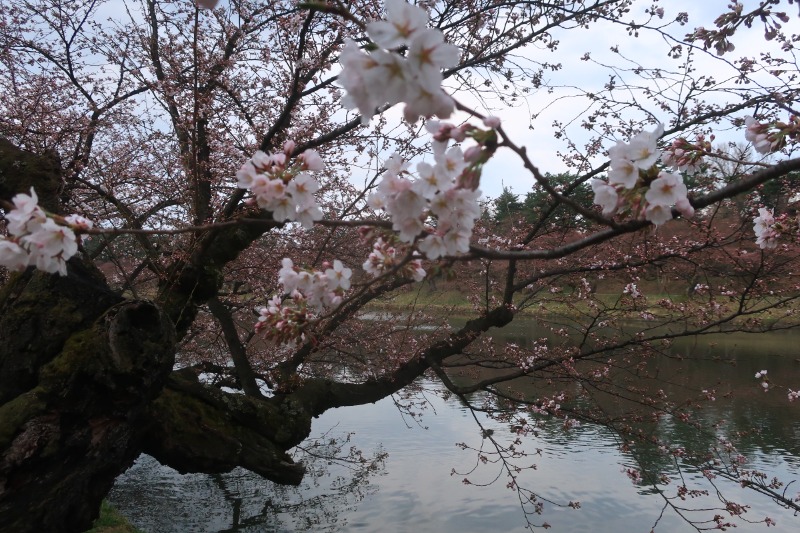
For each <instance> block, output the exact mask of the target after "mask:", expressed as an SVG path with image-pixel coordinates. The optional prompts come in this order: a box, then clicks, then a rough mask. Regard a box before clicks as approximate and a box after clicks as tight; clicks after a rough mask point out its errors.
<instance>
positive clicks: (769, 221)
mask: <svg viewBox="0 0 800 533" xmlns="http://www.w3.org/2000/svg"><path fill="white" fill-rule="evenodd" d="M753 232H755V234H756V244H758V246H759V247H761V248H776V247H777V246H778V237H779V236H780V232H779V231H778V230H777V229H776V227H775V217H774V216H773V214H772V210H771V209H766V208H763V207H762V208H760V209H759V210H758V216H757V217H756V218H754V219H753Z"/></svg>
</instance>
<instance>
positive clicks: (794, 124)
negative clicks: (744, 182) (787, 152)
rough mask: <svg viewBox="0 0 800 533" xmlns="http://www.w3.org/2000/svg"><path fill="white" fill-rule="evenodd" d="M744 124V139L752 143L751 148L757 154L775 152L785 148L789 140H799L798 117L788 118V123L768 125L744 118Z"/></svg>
mask: <svg viewBox="0 0 800 533" xmlns="http://www.w3.org/2000/svg"><path fill="white" fill-rule="evenodd" d="M744 124H745V126H746V127H747V130H746V131H745V133H744V137H745V139H747V140H748V141H750V142H751V143H753V148H755V150H756V152H758V153H759V154H769V153H772V152H776V151H778V150H780V149H781V148H783V147H784V146H786V143H787V141H788V140H789V139H791V140H793V141H797V140H799V139H800V117H796V116H794V115H792V116H790V117H789V122H788V123H785V122H780V121H776V122H773V123H770V124H761V123H760V122H758V121H757V120H756V119H754V118H753V117H749V116H748V117H746V118H745V120H744Z"/></svg>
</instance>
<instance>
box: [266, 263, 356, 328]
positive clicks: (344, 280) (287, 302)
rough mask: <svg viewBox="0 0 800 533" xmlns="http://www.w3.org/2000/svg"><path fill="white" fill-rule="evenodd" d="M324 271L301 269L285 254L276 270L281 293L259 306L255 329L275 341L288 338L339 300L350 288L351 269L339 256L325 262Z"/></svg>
mask: <svg viewBox="0 0 800 533" xmlns="http://www.w3.org/2000/svg"><path fill="white" fill-rule="evenodd" d="M324 266H325V267H327V268H326V269H325V271H324V272H323V271H320V270H308V269H300V268H297V267H295V266H294V263H293V262H292V260H291V259H288V258H284V259H283V261H282V267H281V269H280V271H279V272H278V282H279V283H280V284H281V285H282V286H283V291H282V293H283V294H282V295H281V294H279V295H276V296H274V297H273V298H272V299H271V300H270V301H269V304H268V306H267V307H262V308H261V309H259V311H258V313H259V315H260V316H259V318H258V323H257V324H256V331H263V332H264V334H265V336H266V337H267V338H269V339H272V340H275V341H277V342H290V341H292V340H294V339H297V338H299V337H300V336H301V335H302V334H303V330H304V329H305V327H306V325H307V324H308V323H309V322H310V320H312V319H313V317H314V315H315V314H318V313H321V312H322V311H323V310H325V309H326V308H330V307H336V306H337V305H339V304H340V303H341V302H342V297H343V296H344V293H345V292H346V291H347V290H348V289H350V277H351V276H352V275H353V272H352V270H350V269H349V268H347V267H345V266H344V265H343V264H342V262H341V261H339V260H338V259H337V260H335V261H334V262H333V264H332V265H331V264H327V263H326V264H325V265H324Z"/></svg>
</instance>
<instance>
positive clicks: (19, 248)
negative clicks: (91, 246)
mask: <svg viewBox="0 0 800 533" xmlns="http://www.w3.org/2000/svg"><path fill="white" fill-rule="evenodd" d="M30 192H31V194H30V195H27V194H24V193H20V194H17V195H15V196H14V197H13V198H12V203H13V205H14V208H13V209H11V210H10V211H9V212H8V213H6V214H5V219H6V223H7V228H8V233H9V235H10V237H0V265H2V266H5V267H7V268H10V269H12V270H23V269H25V268H26V267H28V266H30V265H34V266H36V268H38V269H39V270H43V271H45V272H49V273H56V272H57V273H59V274H61V275H62V276H66V275H67V263H66V262H67V260H69V258H70V257H72V256H74V255H75V254H76V253H78V238H77V236H76V235H75V232H74V231H73V230H72V228H75V229H77V230H86V229H89V228H91V227H92V223H91V222H90V221H89V220H87V219H85V218H83V217H81V216H78V215H70V216H68V217H66V218H64V219H62V220H63V221H64V224H68V225H69V226H68V225H63V224H59V223H56V221H55V220H54V219H52V218H50V217H49V216H47V214H46V213H45V212H44V210H43V209H42V208H41V207H39V204H38V202H39V199H38V197H37V195H36V192H35V191H34V189H33V188H31V191H30ZM70 226H72V228H71V227H70Z"/></svg>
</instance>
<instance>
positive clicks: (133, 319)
mask: <svg viewBox="0 0 800 533" xmlns="http://www.w3.org/2000/svg"><path fill="white" fill-rule="evenodd" d="M74 263H75V261H73V262H71V264H70V275H69V276H68V277H66V278H61V277H59V276H52V275H48V274H42V273H39V272H26V273H25V274H22V275H19V276H17V277H16V279H14V280H13V281H12V282H11V283H10V284H9V286H8V287H6V289H5V291H4V294H3V297H2V301H0V338H2V339H3V342H2V347H1V348H0V372H2V378H0V389H2V398H3V404H2V405H1V406H0V450H2V456H1V457H0V528H1V529H2V531H15V532H25V531H53V532H61V531H64V532H72V531H83V530H85V529H87V527H88V526H89V525H90V524H91V522H92V520H93V519H94V518H95V517H96V516H97V512H98V509H99V506H100V502H101V500H102V499H103V497H104V496H105V495H106V494H107V492H108V490H109V489H110V488H111V486H112V484H113V483H114V479H115V478H116V477H117V476H118V475H119V474H120V473H121V472H123V471H124V470H125V469H126V468H128V466H130V464H131V463H132V462H133V460H134V459H135V458H136V457H137V456H138V455H139V453H140V451H141V441H142V429H141V428H142V419H143V416H144V414H145V408H146V406H147V405H148V404H149V403H150V402H151V401H152V399H153V398H154V397H155V396H156V395H157V394H158V393H159V392H160V391H161V389H162V387H163V384H164V382H165V380H166V378H167V376H168V375H169V373H170V371H171V370H172V366H173V361H174V354H175V332H174V328H173V326H172V324H171V323H170V322H169V321H168V320H166V317H165V316H164V314H163V313H161V311H159V309H158V308H156V307H155V306H154V305H153V304H151V303H149V302H142V301H124V302H123V301H121V300H120V299H119V298H118V297H116V296H115V295H114V294H113V293H111V292H110V291H108V289H107V288H106V287H104V286H103V284H101V278H99V277H97V276H92V275H90V274H94V273H93V272H91V270H90V269H89V268H87V267H86V266H85V265H83V266H76V265H75V264H74Z"/></svg>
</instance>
